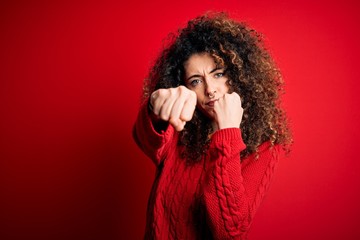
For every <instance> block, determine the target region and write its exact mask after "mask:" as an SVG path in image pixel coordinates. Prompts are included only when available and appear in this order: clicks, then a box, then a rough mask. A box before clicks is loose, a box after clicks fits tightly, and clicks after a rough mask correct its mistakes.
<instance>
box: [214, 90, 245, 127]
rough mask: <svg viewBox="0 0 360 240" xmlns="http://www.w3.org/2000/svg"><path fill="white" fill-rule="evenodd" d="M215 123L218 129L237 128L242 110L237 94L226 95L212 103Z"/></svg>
mask: <svg viewBox="0 0 360 240" xmlns="http://www.w3.org/2000/svg"><path fill="white" fill-rule="evenodd" d="M214 112H215V121H216V122H217V124H218V127H219V129H224V128H234V127H235V128H239V127H240V123H241V119H242V116H243V112H244V109H243V108H242V107H241V99H240V96H239V94H237V93H236V92H233V93H231V94H228V93H226V94H225V95H224V96H223V97H222V98H219V99H218V101H216V102H215V103H214Z"/></svg>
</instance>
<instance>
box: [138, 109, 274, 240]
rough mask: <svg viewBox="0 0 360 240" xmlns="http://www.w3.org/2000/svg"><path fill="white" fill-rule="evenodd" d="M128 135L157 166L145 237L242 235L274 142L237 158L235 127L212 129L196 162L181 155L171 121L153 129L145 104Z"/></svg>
mask: <svg viewBox="0 0 360 240" xmlns="http://www.w3.org/2000/svg"><path fill="white" fill-rule="evenodd" d="M133 137H134V139H135V141H136V143H137V144H138V146H139V147H140V148H141V149H142V150H143V152H144V153H145V154H146V155H147V156H148V157H149V158H151V160H152V161H153V162H154V164H155V166H156V176H155V180H154V183H153V187H152V190H151V194H150V197H149V201H148V208H147V222H146V229H145V237H144V238H145V239H246V238H247V233H248V230H249V227H250V224H251V221H252V219H253V217H254V214H255V212H256V210H257V208H258V206H259V204H260V202H261V200H262V199H263V197H264V195H265V193H266V191H267V190H268V188H269V183H270V180H271V178H272V175H273V172H274V168H275V166H276V164H277V162H278V155H279V150H280V148H279V146H276V145H275V146H273V147H271V145H270V144H269V143H268V142H265V143H263V144H262V145H261V146H260V147H259V150H258V153H259V158H258V159H255V156H254V155H251V156H249V157H247V158H245V159H241V160H240V152H241V151H242V150H244V149H245V148H246V146H245V144H244V142H243V140H242V138H241V131H240V129H239V128H227V129H222V130H218V131H216V132H215V133H214V134H213V135H212V137H211V143H210V146H209V149H208V151H207V152H206V154H204V156H203V157H202V160H201V161H200V162H199V163H196V164H193V165H187V164H186V161H184V159H182V158H181V157H180V154H179V152H180V150H181V149H180V146H179V145H178V133H177V132H176V131H175V130H174V128H173V127H172V126H171V125H168V126H167V127H166V128H165V130H162V131H160V132H157V131H156V130H155V128H154V126H153V123H152V121H151V119H150V116H149V113H148V109H147V105H146V104H145V105H143V106H142V107H141V109H140V112H139V115H138V118H137V120H136V123H135V125H134V128H133Z"/></svg>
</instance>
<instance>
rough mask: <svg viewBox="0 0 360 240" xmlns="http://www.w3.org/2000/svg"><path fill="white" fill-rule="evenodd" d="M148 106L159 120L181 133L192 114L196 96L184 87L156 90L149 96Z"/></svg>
mask: <svg viewBox="0 0 360 240" xmlns="http://www.w3.org/2000/svg"><path fill="white" fill-rule="evenodd" d="M150 105H151V110H152V112H153V113H154V114H155V115H156V116H157V117H158V118H159V119H161V120H163V121H167V122H169V123H170V124H171V125H172V126H173V127H174V128H175V130H176V131H181V130H183V129H184V126H185V123H186V122H187V121H190V120H191V118H192V116H193V114H194V111H195V107H196V94H195V92H193V91H191V90H189V89H188V88H186V87H185V86H179V87H176V88H167V89H164V88H163V89H158V90H156V91H154V92H153V93H152V94H151V96H150Z"/></svg>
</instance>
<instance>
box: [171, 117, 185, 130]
mask: <svg viewBox="0 0 360 240" xmlns="http://www.w3.org/2000/svg"><path fill="white" fill-rule="evenodd" d="M169 123H170V124H171V125H172V126H173V127H174V128H175V130H176V131H178V132H179V131H182V130H183V129H184V127H185V124H186V122H185V121H181V120H180V119H178V118H170V119H169Z"/></svg>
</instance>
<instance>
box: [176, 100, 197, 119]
mask: <svg viewBox="0 0 360 240" xmlns="http://www.w3.org/2000/svg"><path fill="white" fill-rule="evenodd" d="M195 108H196V102H195V103H194V101H192V100H190V99H188V100H187V101H186V102H185V103H184V107H183V108H182V111H181V114H180V119H181V120H183V121H190V120H191V119H192V116H193V115H194V111H195Z"/></svg>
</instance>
